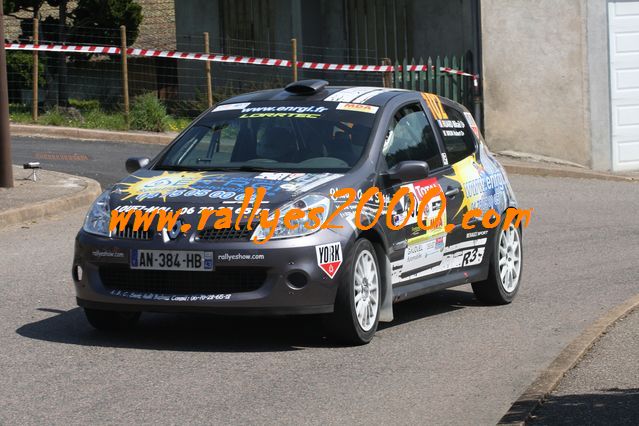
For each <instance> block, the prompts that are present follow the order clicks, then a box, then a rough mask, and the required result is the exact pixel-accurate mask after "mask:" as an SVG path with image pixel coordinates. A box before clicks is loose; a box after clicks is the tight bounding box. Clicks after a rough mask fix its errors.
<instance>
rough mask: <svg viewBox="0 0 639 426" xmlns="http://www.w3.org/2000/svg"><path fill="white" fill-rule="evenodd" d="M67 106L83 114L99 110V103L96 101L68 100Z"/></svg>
mask: <svg viewBox="0 0 639 426" xmlns="http://www.w3.org/2000/svg"><path fill="white" fill-rule="evenodd" d="M69 106H72V107H74V108H77V109H79V110H80V111H82V112H83V113H84V112H92V111H96V110H99V109H100V101H98V100H97V99H69Z"/></svg>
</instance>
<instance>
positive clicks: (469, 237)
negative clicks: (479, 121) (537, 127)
mask: <svg viewBox="0 0 639 426" xmlns="http://www.w3.org/2000/svg"><path fill="white" fill-rule="evenodd" d="M425 100H426V97H425ZM430 105H433V103H432V102H431V104H430ZM430 108H431V107H430V106H429V109H430ZM436 109H437V110H438V111H437V110H436ZM431 112H432V114H433V117H434V118H435V120H436V123H437V125H436V126H435V127H436V129H437V130H436V131H437V133H439V135H440V137H441V140H442V145H443V148H444V153H445V154H446V161H447V162H448V163H449V165H450V169H449V171H448V172H447V173H446V177H445V179H446V180H447V181H448V182H455V183H456V185H459V186H460V187H461V192H460V193H459V195H458V202H457V203H456V205H457V206H458V209H457V211H455V212H454V213H453V215H454V216H453V217H452V218H451V221H452V222H454V223H456V224H460V222H462V221H463V217H464V215H465V214H466V213H468V212H469V211H470V210H473V209H478V211H477V213H478V214H477V215H476V216H475V217H473V218H472V219H471V220H469V221H468V222H467V224H466V225H465V226H466V227H471V228H472V229H464V227H462V226H456V227H455V229H454V230H452V231H451V232H450V233H449V234H448V243H447V249H446V251H447V264H448V268H449V270H450V271H453V270H456V269H458V268H472V267H476V266H478V265H481V264H482V262H483V261H484V260H485V258H487V255H488V253H487V252H486V244H487V242H488V240H489V238H488V230H487V229H486V228H484V227H483V226H482V222H481V220H482V217H483V214H484V212H486V211H488V210H489V209H490V208H493V206H494V203H495V202H497V201H498V198H500V197H501V194H499V193H498V192H497V191H496V189H497V186H496V185H495V183H496V182H497V181H498V179H494V177H495V175H494V172H498V170H495V171H493V170H489V169H487V168H486V167H484V165H483V164H482V163H481V162H480V160H479V159H478V157H477V149H478V144H477V140H476V139H475V137H474V128H473V124H474V121H472V123H470V122H469V121H468V119H467V117H465V116H464V111H463V110H461V109H460V108H457V107H456V106H454V105H452V104H448V103H441V102H440V103H439V104H438V105H437V108H434V107H433V108H432V109H431ZM485 255H486V256H485Z"/></svg>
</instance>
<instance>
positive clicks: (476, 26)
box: [471, 0, 484, 132]
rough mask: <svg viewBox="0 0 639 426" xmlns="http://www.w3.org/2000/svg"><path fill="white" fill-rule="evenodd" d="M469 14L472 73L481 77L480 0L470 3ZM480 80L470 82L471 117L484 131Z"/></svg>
mask: <svg viewBox="0 0 639 426" xmlns="http://www.w3.org/2000/svg"><path fill="white" fill-rule="evenodd" d="M471 13H472V19H473V34H474V35H475V39H474V43H473V44H474V46H473V47H474V52H473V63H472V65H473V68H472V73H473V74H475V75H477V76H480V75H482V73H483V72H482V34H481V4H480V0H473V1H472V2H471ZM481 83H482V80H481V79H479V78H478V79H476V80H473V81H472V85H473V87H472V89H471V90H472V94H473V115H474V118H475V122H476V123H477V127H479V129H480V130H481V131H482V132H483V131H484V117H483V99H482V84H481Z"/></svg>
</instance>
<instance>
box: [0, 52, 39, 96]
mask: <svg viewBox="0 0 639 426" xmlns="http://www.w3.org/2000/svg"><path fill="white" fill-rule="evenodd" d="M6 57H7V74H8V75H9V76H10V77H9V79H10V80H11V85H12V86H14V85H15V86H18V87H19V88H20V89H28V88H31V85H32V84H33V54H32V53H31V52H22V51H7V53H6ZM44 68H45V66H44V64H43V63H42V61H40V63H39V65H38V86H40V87H44V86H45V84H46V80H45V78H44Z"/></svg>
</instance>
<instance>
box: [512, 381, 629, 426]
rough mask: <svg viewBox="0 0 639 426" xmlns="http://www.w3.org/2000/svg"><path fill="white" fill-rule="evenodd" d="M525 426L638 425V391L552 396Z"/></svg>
mask: <svg viewBox="0 0 639 426" xmlns="http://www.w3.org/2000/svg"><path fill="white" fill-rule="evenodd" d="M505 420H507V419H505ZM502 421H504V419H502ZM527 424H532V425H585V424H588V425H637V424H639V388H634V389H617V388H613V389H604V390H601V391H599V392H596V393H585V394H574V395H552V396H550V397H549V398H548V399H547V400H546V401H545V402H544V403H543V405H541V406H540V407H539V408H538V409H537V410H535V412H534V413H533V415H532V416H531V418H530V420H529V421H528V422H527Z"/></svg>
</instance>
